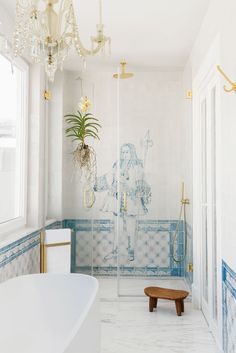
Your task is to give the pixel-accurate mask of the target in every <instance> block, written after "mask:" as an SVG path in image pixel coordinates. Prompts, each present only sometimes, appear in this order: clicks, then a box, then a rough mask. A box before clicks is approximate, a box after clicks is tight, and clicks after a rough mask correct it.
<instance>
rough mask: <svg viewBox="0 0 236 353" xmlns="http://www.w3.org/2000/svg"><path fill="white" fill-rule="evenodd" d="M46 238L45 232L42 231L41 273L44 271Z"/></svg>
mask: <svg viewBox="0 0 236 353" xmlns="http://www.w3.org/2000/svg"><path fill="white" fill-rule="evenodd" d="M44 239H45V232H43V231H42V232H41V233H40V273H44Z"/></svg>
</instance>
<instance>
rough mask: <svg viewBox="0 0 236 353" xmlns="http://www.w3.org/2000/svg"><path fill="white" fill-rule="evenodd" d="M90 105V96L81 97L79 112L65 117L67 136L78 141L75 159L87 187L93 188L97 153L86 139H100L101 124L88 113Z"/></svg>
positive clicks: (74, 154) (74, 153)
mask: <svg viewBox="0 0 236 353" xmlns="http://www.w3.org/2000/svg"><path fill="white" fill-rule="evenodd" d="M90 106H91V103H90V100H89V99H88V97H85V98H81V101H80V104H79V110H78V111H77V114H67V115H65V118H66V122H67V124H68V125H69V127H68V128H67V129H66V136H67V137H69V138H72V141H77V142H78V144H77V146H76V148H75V150H74V151H73V161H74V163H75V165H76V166H78V167H80V169H81V171H82V174H83V175H84V177H85V180H86V188H87V189H88V188H90V189H91V190H92V189H93V185H94V183H95V180H96V177H97V162H96V153H95V150H94V148H93V147H92V146H90V145H89V144H88V143H87V141H86V140H87V139H88V138H92V139H99V136H98V132H99V128H101V125H100V124H99V120H98V119H97V118H95V117H94V116H93V114H92V113H88V110H89V108H90Z"/></svg>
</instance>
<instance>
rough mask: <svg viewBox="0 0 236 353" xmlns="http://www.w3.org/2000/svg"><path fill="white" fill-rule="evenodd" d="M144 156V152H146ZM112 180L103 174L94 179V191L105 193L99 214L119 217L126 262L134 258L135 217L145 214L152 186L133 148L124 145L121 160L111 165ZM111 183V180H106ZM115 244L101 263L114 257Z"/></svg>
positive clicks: (135, 238)
mask: <svg viewBox="0 0 236 353" xmlns="http://www.w3.org/2000/svg"><path fill="white" fill-rule="evenodd" d="M145 151H146V153H147V149H145ZM111 174H112V175H111V177H109V175H103V176H101V177H99V178H98V179H97V183H96V185H95V191H97V192H99V191H107V192H106V194H105V198H104V202H103V206H102V208H101V212H103V213H105V212H108V213H112V214H113V215H115V216H119V217H120V221H121V222H120V230H121V233H122V234H123V235H124V236H125V237H126V240H127V251H128V258H129V261H134V259H135V247H136V240H137V232H138V228H137V225H138V222H137V220H138V217H139V216H143V215H146V214H147V213H148V205H149V204H150V202H151V187H150V186H149V185H148V183H147V182H146V180H145V172H144V161H142V160H141V159H139V158H138V156H137V153H136V148H135V146H134V145H133V144H131V143H125V144H123V145H122V146H121V148H120V158H119V160H118V161H116V162H115V163H114V164H113V167H112V173H111ZM109 180H110V181H109ZM117 252H118V244H117V241H116V237H114V240H113V248H112V250H111V251H110V252H109V253H108V254H107V255H106V256H105V258H104V260H109V259H110V258H116V257H117Z"/></svg>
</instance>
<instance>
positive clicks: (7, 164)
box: [0, 55, 28, 230]
mask: <svg viewBox="0 0 236 353" xmlns="http://www.w3.org/2000/svg"><path fill="white" fill-rule="evenodd" d="M0 77H1V80H0V97H1V99H0V229H1V230H3V229H4V227H5V229H6V230H7V228H8V227H9V229H12V228H17V227H18V226H22V225H24V224H25V223H26V176H27V165H26V161H27V158H26V157H27V149H26V146H27V108H28V107H27V105H28V103H27V98H28V97H27V96H28V92H27V89H28V82H27V81H28V67H27V65H26V63H25V62H24V61H23V60H21V59H19V60H17V62H16V63H14V65H12V64H11V62H10V61H9V60H8V59H7V58H5V57H4V56H2V55H0ZM3 226H4V227H3Z"/></svg>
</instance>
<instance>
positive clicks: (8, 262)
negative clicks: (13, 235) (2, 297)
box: [0, 222, 62, 282]
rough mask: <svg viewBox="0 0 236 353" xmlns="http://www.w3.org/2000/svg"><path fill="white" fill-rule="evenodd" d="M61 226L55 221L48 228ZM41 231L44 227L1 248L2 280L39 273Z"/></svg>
mask: <svg viewBox="0 0 236 353" xmlns="http://www.w3.org/2000/svg"><path fill="white" fill-rule="evenodd" d="M61 226H62V223H61V222H55V223H52V224H50V225H49V226H48V227H47V229H53V228H59V227H61ZM41 231H42V229H40V230H38V231H36V232H33V233H31V234H28V235H26V236H23V237H22V238H21V239H19V240H17V241H14V242H12V243H10V244H9V245H7V246H4V247H2V248H0V282H4V281H6V280H8V279H10V278H13V277H16V276H21V275H27V274H33V273H39V269H40V232H41Z"/></svg>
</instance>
